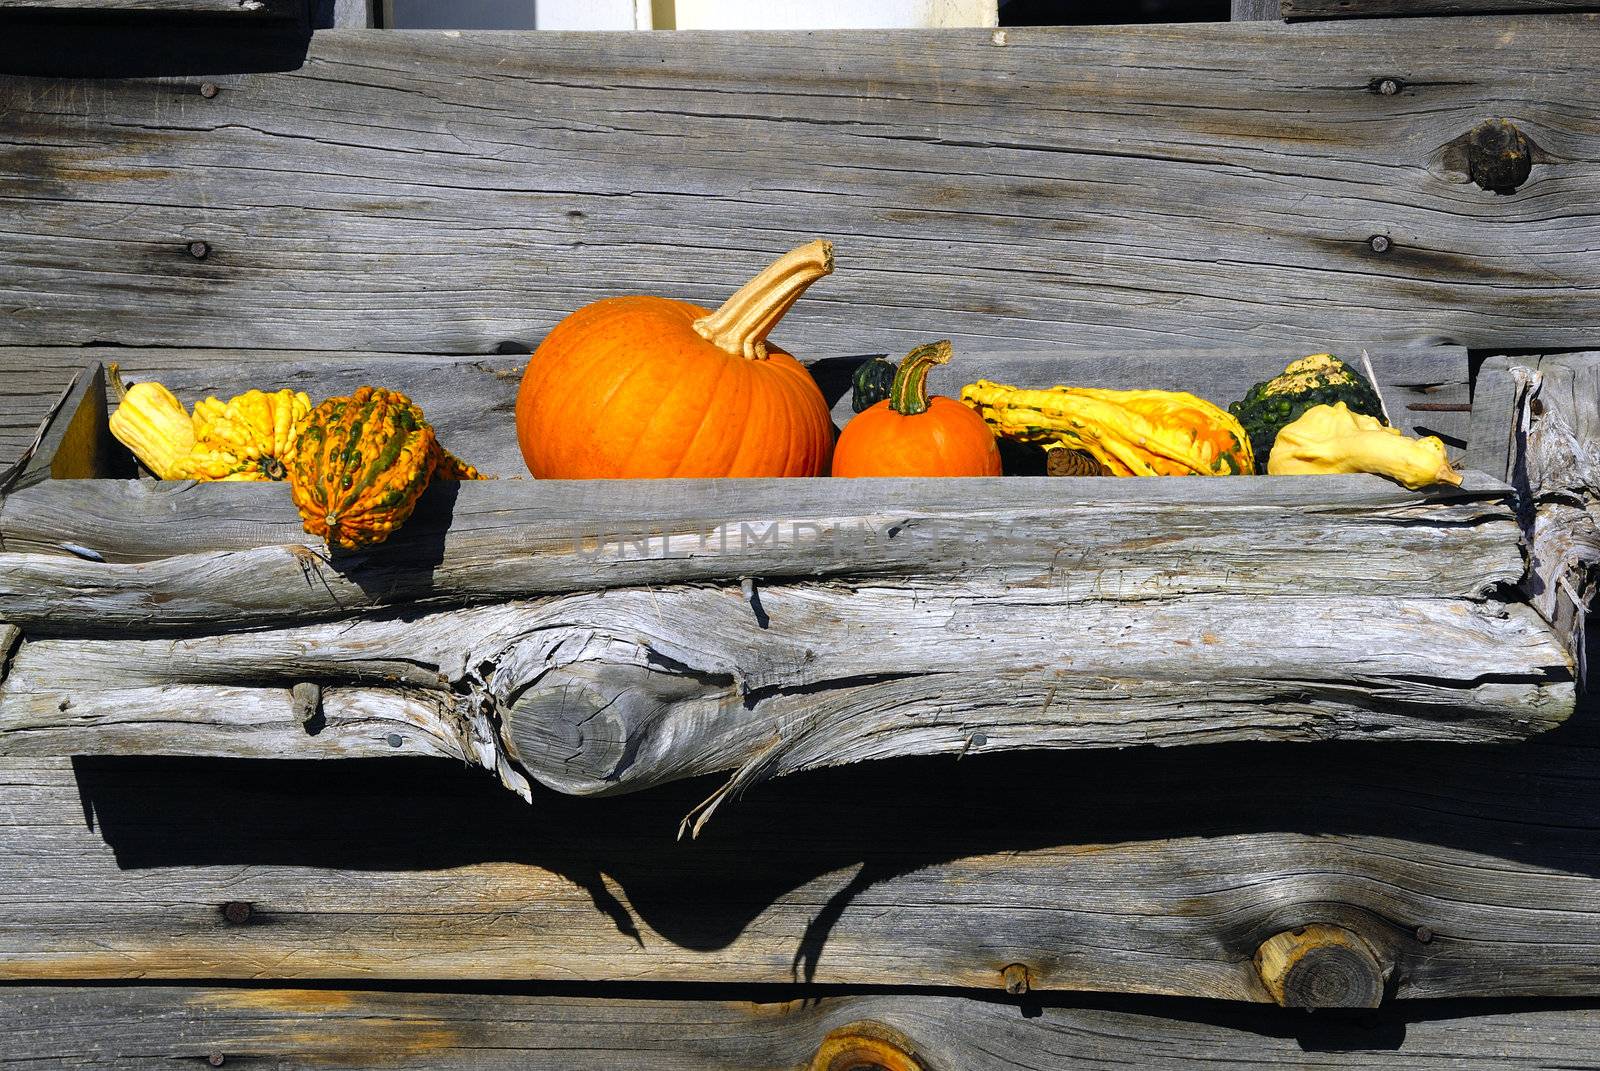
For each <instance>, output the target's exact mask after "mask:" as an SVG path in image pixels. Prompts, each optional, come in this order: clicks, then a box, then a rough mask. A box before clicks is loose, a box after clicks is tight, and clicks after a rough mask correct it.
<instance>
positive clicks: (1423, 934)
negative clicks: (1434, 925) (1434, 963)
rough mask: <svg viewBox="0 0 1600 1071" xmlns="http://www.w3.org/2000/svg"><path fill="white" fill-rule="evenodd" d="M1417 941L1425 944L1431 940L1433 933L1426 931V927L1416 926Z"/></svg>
mask: <svg viewBox="0 0 1600 1071" xmlns="http://www.w3.org/2000/svg"><path fill="white" fill-rule="evenodd" d="M1417 940H1418V941H1421V942H1422V943H1423V944H1427V943H1428V942H1429V941H1431V940H1433V931H1432V930H1430V929H1428V927H1426V926H1418V927H1417Z"/></svg>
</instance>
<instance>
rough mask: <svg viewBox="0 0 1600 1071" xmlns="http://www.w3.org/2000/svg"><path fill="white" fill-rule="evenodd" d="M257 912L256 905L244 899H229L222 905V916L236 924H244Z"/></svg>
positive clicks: (230, 922)
mask: <svg viewBox="0 0 1600 1071" xmlns="http://www.w3.org/2000/svg"><path fill="white" fill-rule="evenodd" d="M255 913H256V909H255V905H254V904H250V903H246V902H245V901H243V900H229V901H228V902H227V903H225V904H223V905H222V917H223V918H225V919H227V920H228V922H229V924H231V925H234V926H243V925H244V924H245V923H247V922H249V921H250V918H251V916H252V915H254V914H255Z"/></svg>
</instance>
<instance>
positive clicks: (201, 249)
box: [189, 242, 211, 260]
mask: <svg viewBox="0 0 1600 1071" xmlns="http://www.w3.org/2000/svg"><path fill="white" fill-rule="evenodd" d="M189 255H190V256H191V257H193V258H194V259H196V260H204V259H206V258H207V257H209V256H210V255H211V243H209V242H190V243H189Z"/></svg>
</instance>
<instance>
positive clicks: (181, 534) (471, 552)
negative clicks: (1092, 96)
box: [0, 476, 1524, 635]
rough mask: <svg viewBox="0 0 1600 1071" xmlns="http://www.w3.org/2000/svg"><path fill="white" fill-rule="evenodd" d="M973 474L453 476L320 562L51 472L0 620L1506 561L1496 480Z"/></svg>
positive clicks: (1262, 576) (1186, 582) (146, 622)
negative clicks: (1446, 483) (395, 528)
mask: <svg viewBox="0 0 1600 1071" xmlns="http://www.w3.org/2000/svg"><path fill="white" fill-rule="evenodd" d="M974 483H975V481H969V480H962V479H945V480H934V479H920V480H862V481H835V480H659V481H648V482H647V484H646V485H638V486H636V485H631V484H628V483H625V482H616V481H604V480H601V481H592V482H585V481H533V480H520V481H519V480H497V481H486V482H467V483H462V484H459V485H441V486H440V487H436V488H433V489H430V491H429V492H428V494H426V495H424V497H423V500H422V502H421V504H420V505H419V507H418V509H417V512H416V513H415V514H414V515H413V516H412V518H411V520H410V521H409V522H408V523H407V525H406V527H405V528H404V529H402V530H401V532H400V533H398V534H397V535H396V536H395V537H394V538H393V539H391V540H390V541H389V542H387V543H385V544H384V545H383V546H381V547H379V548H377V549H376V550H374V551H371V552H363V553H358V554H350V555H344V554H341V555H338V556H330V555H328V554H327V552H326V551H324V550H322V549H321V548H320V546H319V545H317V544H316V543H315V541H314V540H312V539H311V538H310V537H308V536H306V535H305V533H304V532H303V530H302V529H301V526H300V519H299V515H298V513H297V512H296V511H295V509H294V505H293V503H292V502H291V501H290V498H289V494H288V491H287V489H286V488H284V487H283V486H281V485H273V484H209V485H198V484H192V483H186V482H160V483H158V482H154V481H115V480H96V481H49V482H46V483H44V484H40V485H38V486H36V487H32V488H29V489H27V490H26V491H23V492H20V493H18V494H16V495H12V496H10V497H8V498H7V499H6V502H5V510H4V512H3V513H0V538H3V540H4V544H5V548H6V550H5V552H4V553H3V554H0V564H3V566H4V569H3V571H0V616H3V618H4V619H5V620H9V621H12V622H13V623H15V624H17V625H19V626H21V627H23V628H24V629H25V630H27V631H29V632H30V633H33V632H37V633H38V634H40V635H48V634H62V633H65V634H73V633H78V634H85V633H106V632H115V631H117V630H120V629H123V628H126V627H128V626H130V625H136V626H138V627H140V628H141V629H144V630H147V632H148V631H149V630H161V631H173V630H178V631H182V630H186V629H188V630H193V629H197V628H198V629H204V630H228V629H241V628H253V627H259V626H262V625H272V624H283V623H289V622H294V621H309V620H317V619H326V618H333V617H346V616H349V615H352V614H355V613H359V612H361V611H363V610H369V609H372V608H374V607H379V606H386V605H397V604H402V603H405V604H416V605H419V606H423V607H442V606H448V605H461V604H470V603H481V602H489V601H499V600H504V599H515V598H525V597H531V596H541V595H548V594H552V593H559V592H573V591H585V590H593V589H600V588H617V587H626V586H640V585H643V586H656V585H663V584H683V583H702V582H717V581H728V580H733V581H737V580H738V579H740V578H743V577H747V576H755V577H763V578H767V579H771V580H775V581H781V580H785V579H847V578H860V577H889V576H893V577H905V578H910V577H919V576H922V577H927V576H935V577H937V576H946V577H954V576H961V575H965V574H968V573H974V574H981V573H985V572H987V573H989V574H990V575H991V576H1000V577H1010V578H1012V579H1013V580H1014V581H1016V582H1018V583H1038V582H1040V580H1041V579H1042V578H1053V582H1055V583H1058V584H1059V585H1061V595H1062V597H1063V598H1066V599H1072V598H1081V597H1085V596H1089V597H1097V598H1114V599H1126V600H1132V601H1138V600H1140V599H1148V598H1162V597H1174V596H1177V595H1182V594H1190V593H1192V594H1200V593H1216V594H1240V595H1242V594H1263V595H1271V594H1279V593H1284V592H1290V591H1292V592H1294V593H1298V594H1303V595H1325V596H1333V597H1337V596H1341V595H1344V594H1372V593H1377V592H1389V593H1393V594H1396V595H1404V594H1411V595H1426V596H1466V597H1480V596H1483V595H1485V594H1488V593H1489V592H1492V591H1493V590H1494V589H1496V588H1497V587H1499V586H1501V585H1504V584H1509V583H1514V582H1515V581H1516V580H1517V579H1518V578H1520V577H1521V575H1522V573H1523V568H1524V566H1523V562H1522V558H1521V551H1520V548H1519V546H1518V539H1519V533H1518V529H1517V525H1516V520H1515V516H1514V514H1513V513H1512V511H1511V508H1510V505H1509V502H1508V500H1507V497H1506V490H1505V488H1504V485H1502V484H1499V483H1497V482H1495V481H1493V480H1488V479H1481V478H1479V477H1476V476H1469V478H1468V480H1467V483H1466V484H1465V486H1464V487H1463V488H1462V489H1460V490H1447V491H1441V492H1438V493H1434V494H1429V495H1419V494H1416V493H1414V492H1410V491H1406V490H1404V489H1403V488H1399V487H1396V486H1395V485H1393V484H1391V483H1389V482H1388V481H1385V480H1382V479H1380V478H1378V477H1372V476H1327V477H1321V476H1319V477H1296V478H1292V479H1290V478H1276V477H1235V478H1231V479H1227V480H1181V479H1175V480H1097V479H1081V480H1073V479H1060V478H1022V477H1015V478H1009V479H1006V480H999V481H984V482H982V484H981V485H980V486H974ZM1108 514H1114V515H1115V516H1116V517H1117V521H1116V522H1115V523H1107V522H1106V516H1107V515H1108ZM178 517H181V518H183V520H184V522H185V523H183V524H181V525H174V524H173V523H172V521H173V519H174V518H178ZM63 541H70V542H71V543H72V544H73V545H75V546H79V547H82V548H84V549H86V550H88V551H91V552H92V553H93V554H94V555H96V556H98V557H99V558H100V559H102V560H99V561H95V560H87V559H86V558H85V557H84V556H82V555H81V554H76V553H72V552H69V551H67V550H65V549H63V548H62V546H61V544H62V543H63Z"/></svg>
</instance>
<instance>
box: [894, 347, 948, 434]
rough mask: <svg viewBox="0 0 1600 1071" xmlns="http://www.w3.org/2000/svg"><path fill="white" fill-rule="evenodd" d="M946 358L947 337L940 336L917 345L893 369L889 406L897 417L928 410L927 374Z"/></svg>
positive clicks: (913, 414) (914, 414) (946, 359)
mask: <svg viewBox="0 0 1600 1071" xmlns="http://www.w3.org/2000/svg"><path fill="white" fill-rule="evenodd" d="M948 360H950V340H949V339H941V340H940V341H938V342H930V343H928V344H927V345H926V346H918V347H917V348H916V349H914V350H912V351H911V352H910V353H908V354H906V356H905V359H904V360H902V361H901V362H900V367H899V368H898V369H896V370H895V373H894V383H893V384H892V385H891V386H890V387H889V408H890V409H893V410H894V411H895V412H896V413H899V414H900V415H901V416H916V415H917V414H918V413H926V412H927V411H928V373H929V372H931V371H933V366H934V365H936V364H944V363H945V362H946V361H948Z"/></svg>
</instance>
